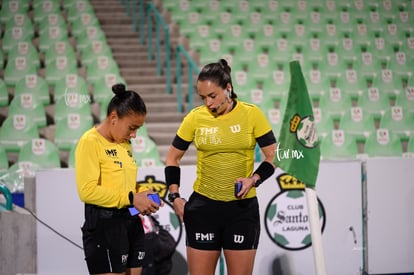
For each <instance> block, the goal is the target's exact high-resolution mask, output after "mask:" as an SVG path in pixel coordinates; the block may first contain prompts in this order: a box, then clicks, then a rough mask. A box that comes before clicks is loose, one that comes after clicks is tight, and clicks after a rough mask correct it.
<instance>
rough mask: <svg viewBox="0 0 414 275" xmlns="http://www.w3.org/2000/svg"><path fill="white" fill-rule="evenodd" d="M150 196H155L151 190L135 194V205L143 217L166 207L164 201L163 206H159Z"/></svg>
mask: <svg viewBox="0 0 414 275" xmlns="http://www.w3.org/2000/svg"><path fill="white" fill-rule="evenodd" d="M148 194H154V192H153V191H151V190H146V191H143V192H139V193H135V194H134V202H133V205H134V207H135V208H136V209H138V211H139V212H140V213H141V214H142V215H150V214H152V213H155V212H157V211H158V209H159V208H160V207H161V206H163V205H164V202H163V201H162V200H160V201H161V204H158V203H156V202H154V201H153V200H151V199H150V198H149V197H148Z"/></svg>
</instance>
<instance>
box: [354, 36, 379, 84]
mask: <svg viewBox="0 0 414 275" xmlns="http://www.w3.org/2000/svg"><path fill="white" fill-rule="evenodd" d="M357 51H358V53H357V60H359V62H358V67H357V68H358V72H359V73H360V74H361V75H362V76H363V77H370V76H371V77H374V76H376V75H379V74H380V70H381V66H380V64H379V62H378V59H377V58H376V57H375V56H374V54H373V53H372V47H371V46H370V45H369V44H361V45H360V46H359V50H357Z"/></svg>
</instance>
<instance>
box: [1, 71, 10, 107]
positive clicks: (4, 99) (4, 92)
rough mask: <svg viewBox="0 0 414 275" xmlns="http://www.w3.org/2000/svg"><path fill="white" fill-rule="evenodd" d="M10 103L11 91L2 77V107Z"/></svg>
mask: <svg viewBox="0 0 414 275" xmlns="http://www.w3.org/2000/svg"><path fill="white" fill-rule="evenodd" d="M8 105H9V91H8V89H7V85H6V83H4V81H3V79H1V78H0V107H7V106H8Z"/></svg>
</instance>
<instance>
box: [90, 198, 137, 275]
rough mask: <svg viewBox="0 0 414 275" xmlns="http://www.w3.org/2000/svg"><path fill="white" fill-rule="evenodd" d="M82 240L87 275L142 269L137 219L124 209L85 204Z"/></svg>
mask: <svg viewBox="0 0 414 275" xmlns="http://www.w3.org/2000/svg"><path fill="white" fill-rule="evenodd" d="M82 239H83V248H84V252H85V260H86V263H87V266H88V270H89V273H90V274H100V273H121V272H125V270H126V269H127V268H132V267H140V266H142V262H143V260H144V257H145V249H144V241H145V235H144V230H143V227H142V222H141V218H140V217H139V216H138V215H135V216H131V215H130V214H129V211H128V209H126V208H125V209H113V208H102V207H97V206H94V205H89V204H85V223H84V225H83V226H82Z"/></svg>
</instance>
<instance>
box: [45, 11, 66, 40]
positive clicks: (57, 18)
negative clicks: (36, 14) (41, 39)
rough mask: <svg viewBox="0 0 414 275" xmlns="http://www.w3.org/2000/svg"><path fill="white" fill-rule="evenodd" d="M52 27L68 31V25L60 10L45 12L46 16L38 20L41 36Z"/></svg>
mask: <svg viewBox="0 0 414 275" xmlns="http://www.w3.org/2000/svg"><path fill="white" fill-rule="evenodd" d="M51 27H55V28H58V29H60V30H62V31H66V32H67V31H68V25H67V23H66V20H65V18H64V17H63V15H62V14H61V13H60V11H57V12H51V13H48V14H45V16H44V17H43V18H42V19H41V20H40V21H39V22H38V31H39V36H40V35H43V33H44V32H48V31H49V29H50V28H51Z"/></svg>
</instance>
